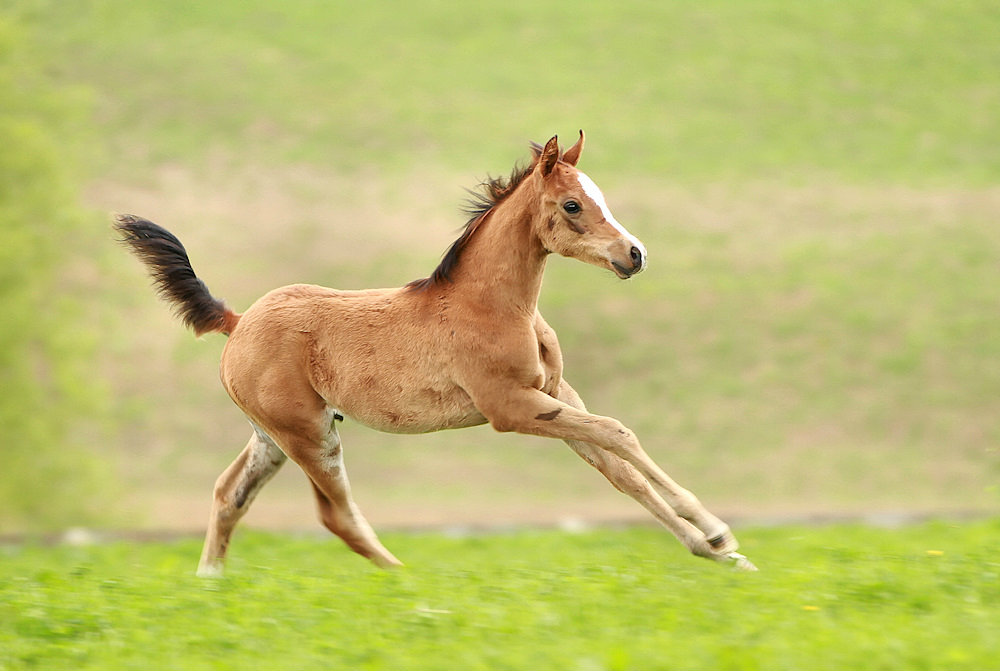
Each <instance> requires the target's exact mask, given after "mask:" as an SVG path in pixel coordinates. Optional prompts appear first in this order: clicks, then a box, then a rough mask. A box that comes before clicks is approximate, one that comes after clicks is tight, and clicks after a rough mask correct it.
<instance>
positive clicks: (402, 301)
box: [116, 131, 754, 576]
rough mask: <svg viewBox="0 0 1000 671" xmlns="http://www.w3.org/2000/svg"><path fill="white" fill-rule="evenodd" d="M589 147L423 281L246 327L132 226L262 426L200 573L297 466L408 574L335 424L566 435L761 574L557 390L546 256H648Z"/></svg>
mask: <svg viewBox="0 0 1000 671" xmlns="http://www.w3.org/2000/svg"><path fill="white" fill-rule="evenodd" d="M583 143H584V136H583V132H582V131H581V132H580V139H579V140H578V141H577V142H576V144H574V145H573V146H572V147H570V148H569V149H568V150H566V152H565V153H562V152H561V151H560V149H559V145H558V141H557V138H555V137H553V138H552V139H551V140H549V141H548V143H547V144H546V145H545V146H544V147H539V146H537V145H536V146H534V147H533V153H534V160H533V161H532V162H531V164H530V165H529V166H528V167H526V168H524V169H521V170H515V171H514V173H513V174H512V175H511V177H510V179H508V180H503V179H494V180H491V181H489V182H487V183H486V184H485V185H484V193H483V195H482V196H480V198H479V200H478V202H477V203H476V204H475V209H474V211H473V212H471V214H473V216H472V218H471V219H470V220H469V222H468V224H467V225H466V228H465V231H464V233H463V234H462V235H461V237H459V239H458V240H456V241H455V243H454V244H453V245H452V246H451V248H450V249H449V250H448V251H447V253H446V254H445V256H444V259H443V261H442V262H441V264H440V265H439V266H438V268H437V269H436V270H435V271H434V273H433V274H432V275H431V276H430V277H428V278H427V279H423V280H418V281H415V282H411V283H410V284H409V285H407V286H404V287H401V288H396V289H372V290H366V291H336V290H334V289H327V288H324V287H319V286H314V285H307V284H295V285H291V286H287V287H282V288H279V289H275V290H274V291H271V292H270V293H268V294H266V295H265V296H264V297H262V298H261V299H259V300H258V301H257V302H256V303H254V304H253V305H252V306H251V307H250V308H249V309H248V310H247V311H246V312H244V313H243V314H237V313H235V312H233V311H232V310H230V309H229V308H227V307H226V306H225V304H223V303H222V302H221V301H219V300H218V299H216V298H214V297H212V295H211V294H210V293H209V292H208V290H207V288H206V287H205V285H204V284H203V283H202V282H201V280H199V279H198V278H197V276H196V275H195V273H194V270H193V269H192V267H191V264H190V262H189V260H188V257H187V254H186V252H185V251H184V247H183V246H182V245H181V243H180V241H179V240H177V238H175V237H174V236H173V235H171V234H170V233H169V232H167V231H166V230H164V229H163V228H161V227H159V226H157V225H156V224H153V223H152V222H149V221H146V220H144V219H141V218H139V217H134V216H131V215H121V216H119V217H117V222H116V228H117V230H118V231H119V232H120V233H121V234H122V235H123V241H124V242H125V243H127V245H128V246H130V248H131V249H132V251H133V252H134V253H135V254H136V255H137V256H138V257H139V258H140V259H141V260H142V261H143V262H144V263H145V264H146V265H147V266H148V269H149V271H150V273H151V275H152V277H153V279H154V283H155V285H156V287H157V289H158V291H159V293H160V294H161V295H162V296H163V297H165V298H166V299H167V300H168V301H170V302H172V303H173V304H174V306H175V308H176V310H177V312H178V314H179V315H180V316H181V317H182V319H183V320H184V322H185V323H186V324H187V325H188V326H190V327H192V328H193V329H194V332H195V333H196V334H198V335H200V334H203V333H211V332H219V333H223V334H226V335H228V336H229V340H228V342H227V343H226V346H225V350H224V351H223V353H222V363H221V377H222V382H223V384H224V385H225V387H226V390H227V391H228V392H229V395H230V396H231V397H232V399H233V401H235V403H236V404H237V405H238V406H239V407H240V409H241V410H243V412H244V413H246V415H247V417H248V418H249V420H250V424H251V425H252V426H253V433H252V434H251V436H250V441H249V442H248V443H247V446H246V447H245V448H244V449H243V451H242V452H241V453H240V455H239V456H238V457H237V458H236V460H235V461H234V462H233V463H232V464H231V465H230V466H229V468H227V469H226V471H225V472H224V473H223V474H222V475H221V476H220V477H219V479H218V481H217V482H216V484H215V492H214V501H213V505H212V512H211V518H210V520H209V525H208V533H207V536H206V538H205V546H204V551H203V553H202V556H201V563H200V565H199V568H198V573H199V575H205V576H212V575H218V574H221V572H222V570H223V564H224V560H225V556H226V549H227V546H228V544H229V538H230V535H231V534H232V532H233V529H234V527H235V526H236V523H237V522H238V520H239V519H240V518H241V517H242V516H243V515H244V513H246V511H247V508H248V507H249V506H250V503H251V502H252V501H253V499H254V497H255V496H256V494H257V492H258V491H260V489H261V487H263V486H264V484H265V483H266V482H267V481H268V480H269V479H270V478H271V477H272V476H273V475H274V474H275V473H276V472H277V470H278V469H279V468H280V467H281V465H282V464H284V463H285V461H286V459H287V458H288V457H291V458H292V460H294V461H295V462H296V463H297V464H298V465H299V466H301V467H302V469H303V470H304V471H305V472H306V474H307V475H308V476H309V479H310V482H311V484H312V487H313V490H314V493H315V496H316V501H317V504H318V508H319V516H320V519H321V520H322V522H323V524H324V525H325V526H326V527H327V528H328V529H329V530H330V531H332V532H333V533H335V534H337V535H338V536H339V537H340V538H341V539H343V540H344V542H345V543H347V545H348V546H350V547H351V549H353V550H354V551H355V552H357V553H359V554H361V555H363V556H364V557H367V558H368V559H370V560H371V561H373V562H374V563H375V564H377V565H378V566H382V567H388V566H395V565H398V564H400V562H399V560H398V559H396V557H394V556H393V555H392V554H391V553H390V552H389V551H388V550H387V549H386V548H385V547H384V546H383V545H382V543H381V542H379V540H378V538H377V537H376V535H375V532H374V531H373V530H372V528H371V526H370V525H369V524H368V522H367V521H366V520H365V518H364V516H363V515H362V514H361V511H360V510H359V509H358V507H357V505H356V504H355V503H354V500H353V498H352V497H351V490H350V485H349V483H348V479H347V473H346V471H345V470H344V461H343V457H342V453H341V443H340V435H339V433H338V431H337V422H338V421H341V420H343V418H344V417H350V418H352V419H354V420H356V421H358V422H361V423H362V424H365V425H367V426H370V427H373V428H375V429H379V430H381V431H389V432H394V433H423V432H427V431H437V430H440V429H454V428H460V427H467V426H475V425H478V424H483V423H485V422H489V423H490V424H491V425H492V426H493V428H495V429H496V430H497V431H516V432H519V433H525V434H533V435H538V436H547V437H551V438H560V439H562V440H564V441H566V443H568V444H569V446H570V447H571V448H572V449H573V450H574V451H575V452H576V453H577V454H579V455H580V456H581V457H582V458H583V459H584V460H585V461H586V462H587V463H589V464H590V465H592V466H593V467H595V468H596V469H598V470H599V471H600V472H601V473H603V474H604V476H605V477H606V478H607V479H608V480H609V481H610V482H611V484H612V485H614V486H615V487H616V488H617V489H619V490H620V491H622V492H624V493H626V494H628V495H629V496H631V497H632V498H634V499H635V500H636V501H638V502H639V503H640V504H641V505H642V506H644V507H645V508H646V509H647V510H648V511H649V512H650V513H652V515H653V516H654V517H655V518H656V519H657V520H659V521H660V522H661V523H662V524H663V525H664V526H665V527H667V528H668V529H669V530H670V531H671V532H673V533H674V535H675V536H677V538H678V539H679V540H680V541H681V543H683V544H684V546H685V547H687V548H688V549H689V550H690V551H691V552H692V553H693V554H695V555H697V556H700V557H707V558H709V559H714V560H717V561H720V562H727V563H730V564H733V565H734V566H736V567H738V568H743V569H748V570H752V569H753V568H754V567H753V564H751V563H750V562H749V561H748V560H747V559H746V558H745V557H743V556H742V555H741V554H739V553H737V552H736V549H737V542H736V539H735V538H734V536H733V534H732V533H731V532H730V530H729V527H728V526H727V525H726V524H724V523H723V522H722V521H721V520H719V519H718V518H717V517H715V516H714V515H712V514H711V513H709V512H708V511H707V510H706V509H705V508H704V506H702V504H701V503H700V502H699V501H698V499H697V498H695V496H694V495H693V494H691V492H689V491H687V490H686V489H683V488H682V487H680V486H679V485H678V484H677V483H675V482H674V481H673V480H672V479H671V478H670V477H669V476H668V475H667V474H666V473H665V472H664V471H663V470H662V469H660V467H659V466H657V465H656V463H654V462H653V460H652V459H651V458H650V457H649V456H648V455H647V454H646V452H645V451H644V450H643V449H642V447H641V445H640V444H639V441H638V440H637V439H636V437H635V434H633V433H632V431H630V430H629V429H628V428H626V427H625V426H624V425H622V423H621V422H619V421H617V420H615V419H612V418H610V417H602V416H600V415H594V414H591V413H589V412H587V410H586V409H585V407H584V404H583V402H582V401H581V400H580V397H579V395H577V393H576V391H574V389H573V388H572V387H571V386H570V385H569V384H568V383H567V382H566V380H564V379H563V376H562V367H563V361H562V355H561V352H560V349H559V342H558V340H557V339H556V334H555V333H554V332H553V330H552V329H551V328H550V327H549V325H548V324H546V323H545V320H544V319H543V318H542V315H541V314H540V313H539V311H538V307H537V305H538V294H539V291H540V289H541V284H542V274H543V272H544V270H545V261H546V257H547V256H548V255H549V254H550V253H553V252H555V253H557V254H561V255H563V256H567V257H572V258H575V259H579V260H581V261H585V262H587V263H590V264H592V265H595V266H598V267H601V268H606V269H608V270H610V271H612V272H613V273H615V274H616V275H617V276H618V277H620V278H627V277H631V276H632V275H635V274H636V273H638V272H639V271H641V270H642V269H643V268H644V267H645V264H646V250H645V248H644V247H643V245H642V243H641V242H639V240H638V239H636V238H635V237H634V236H633V235H631V234H630V233H629V232H628V231H626V230H625V229H624V228H623V227H622V226H621V224H619V223H618V222H617V221H616V220H615V218H614V217H613V216H612V214H611V212H610V210H609V209H608V206H607V204H606V203H605V201H604V197H603V195H602V194H601V191H600V189H598V187H597V185H595V184H594V182H593V181H592V180H591V179H590V178H589V177H587V175H585V174H584V173H582V172H580V171H579V170H577V169H576V164H577V161H579V159H580V154H581V152H582V150H583Z"/></svg>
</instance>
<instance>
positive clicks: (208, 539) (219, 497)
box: [198, 428, 287, 577]
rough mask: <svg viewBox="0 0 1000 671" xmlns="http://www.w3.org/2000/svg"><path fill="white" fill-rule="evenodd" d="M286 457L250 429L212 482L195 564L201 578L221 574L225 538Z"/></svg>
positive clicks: (269, 441)
mask: <svg viewBox="0 0 1000 671" xmlns="http://www.w3.org/2000/svg"><path fill="white" fill-rule="evenodd" d="M286 459H287V457H286V456H285V454H284V453H283V452H282V451H281V450H280V449H278V446H277V445H275V444H274V441H272V440H271V439H270V438H269V437H268V436H266V435H264V434H263V432H261V431H260V430H259V429H257V428H254V433H253V435H252V436H251V437H250V441H249V442H248V443H247V446H246V447H245V448H243V451H242V452H240V455H239V456H238V457H236V460H235V461H233V463H232V464H230V465H229V468H227V469H226V470H225V472H223V474H222V475H220V476H219V479H218V480H216V482H215V492H214V496H213V500H212V513H211V516H210V518H209V521H208V533H207V534H206V536H205V547H204V549H203V550H202V553H201V562H200V563H199V564H198V575H199V576H202V577H210V576H217V575H221V574H222V569H223V565H224V563H225V558H226V550H227V549H228V547H229V537H230V536H231V535H232V533H233V529H234V528H235V527H236V523H237V522H239V520H240V518H241V517H243V515H244V514H246V512H247V510H248V509H249V508H250V503H251V502H253V500H254V497H256V496H257V492H259V491H260V489H261V487H263V486H264V485H265V484H266V483H267V481H268V480H270V479H271V478H272V477H274V474H275V473H277V472H278V469H279V468H281V465H282V464H284V463H285V461H286Z"/></svg>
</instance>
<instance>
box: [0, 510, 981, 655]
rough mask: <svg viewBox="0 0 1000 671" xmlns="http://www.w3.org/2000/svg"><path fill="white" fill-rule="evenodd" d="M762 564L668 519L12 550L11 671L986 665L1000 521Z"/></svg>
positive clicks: (762, 549)
mask: <svg viewBox="0 0 1000 671" xmlns="http://www.w3.org/2000/svg"><path fill="white" fill-rule="evenodd" d="M740 535H741V537H742V539H743V543H744V548H745V550H746V552H747V553H748V554H749V555H751V556H752V557H753V558H754V560H756V561H757V562H758V564H759V565H760V567H761V569H762V570H761V572H760V573H756V574H745V573H736V572H733V571H731V570H728V569H725V568H723V567H720V566H716V565H714V564H710V563H708V562H705V561H702V560H697V559H694V558H692V557H689V556H687V555H686V554H685V553H684V552H683V551H682V550H681V549H680V548H679V547H678V546H677V545H676V544H675V543H674V542H673V540H672V539H671V538H669V537H668V536H667V535H665V533H663V532H660V531H658V530H656V529H631V530H623V531H611V530H601V531H592V532H587V533H582V534H571V535H570V534H565V533H560V532H554V531H522V532H518V533H513V534H501V535H488V536H473V537H466V538H448V537H445V536H441V535H436V534H419V535H400V534H392V535H387V537H386V538H385V540H386V542H387V544H388V545H389V546H390V547H392V548H393V549H394V550H395V551H396V553H397V554H398V555H400V556H401V557H403V558H404V560H406V561H407V562H408V564H409V566H408V567H407V568H405V569H402V570H399V571H393V572H379V571H377V570H376V569H373V568H371V567H370V566H369V565H368V564H367V563H365V562H364V561H363V560H361V559H360V558H358V557H356V556H355V555H352V554H351V553H350V552H349V551H347V550H346V549H344V548H343V546H342V545H340V544H339V542H337V541H333V540H331V541H327V540H320V539H319V538H317V537H289V536H284V535H277V534H262V533H245V534H241V535H240V536H238V537H237V538H236V540H235V543H234V545H233V548H232V553H233V557H232V560H231V563H230V568H229V573H228V575H227V577H226V578H224V579H221V580H218V581H202V580H198V579H196V578H195V577H193V575H192V569H193V564H194V562H195V560H196V557H197V554H198V550H199V547H198V542H197V541H195V540H190V541H179V542H173V543H148V544H135V543H125V542H117V543H112V544H109V545H100V546H92V547H83V548H71V547H13V548H10V547H9V548H5V549H4V550H3V555H4V557H3V572H2V575H0V603H2V604H3V605H2V606H0V651H2V652H0V668H3V669H11V670H14V669H31V668H74V669H97V668H103V669H140V668H143V669H144V668H149V665H150V664H153V665H154V666H158V667H164V668H185V669H203V668H215V669H239V668H300V669H311V668H318V667H324V668H330V667H333V668H359V669H383V668H384V669H440V668H468V669H525V668H560V669H703V668H714V669H805V668H809V669H843V668H864V669H907V670H908V671H909V670H912V669H941V668H948V669H996V668H1000V663H998V661H997V659H996V654H995V653H996V649H997V646H998V645H1000V633H998V632H997V629H996V622H997V619H998V617H1000V561H998V559H997V556H996V548H997V547H1000V523H998V522H997V521H996V520H993V521H983V522H975V523H962V524H947V523H942V522H935V523H923V524H919V525H915V526H907V527H902V528H895V529H877V528H870V527H864V526H848V525H836V526H829V527H822V528H799V527H775V528H768V529H744V530H742V532H741V534H740Z"/></svg>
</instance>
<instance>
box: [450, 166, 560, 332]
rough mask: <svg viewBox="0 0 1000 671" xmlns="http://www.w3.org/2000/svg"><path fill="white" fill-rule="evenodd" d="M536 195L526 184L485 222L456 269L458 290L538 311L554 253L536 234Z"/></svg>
mask: <svg viewBox="0 0 1000 671" xmlns="http://www.w3.org/2000/svg"><path fill="white" fill-rule="evenodd" d="M533 195H534V189H533V188H532V187H531V185H530V184H523V185H522V186H521V188H518V189H517V190H516V191H515V192H514V193H512V194H511V195H510V196H509V197H508V198H507V199H505V200H504V201H503V202H501V203H500V204H498V205H497V206H496V207H495V208H494V209H493V210H491V211H490V212H489V213H488V214H487V215H486V218H485V219H484V220H483V221H481V222H479V229H478V230H476V232H475V234H474V235H473V236H472V238H471V239H470V240H469V243H468V246H467V247H466V249H465V251H464V252H463V254H462V259H461V261H460V263H459V266H458V268H457V269H456V272H455V274H454V290H455V292H456V293H457V294H459V295H462V296H465V297H467V298H468V299H469V300H472V301H475V302H476V303H477V304H479V305H480V306H482V307H484V308H488V309H490V310H493V311H496V312H498V313H507V312H511V311H513V312H517V313H526V314H528V315H534V313H535V309H536V307H537V305H538V294H539V292H540V291H541V288H542V275H543V273H544V272H545V259H546V257H547V256H548V252H547V251H546V250H545V248H544V247H543V246H542V243H541V242H540V241H539V239H538V237H537V236H536V235H535V233H534V230H535V223H536V222H535V221H534V219H535V217H537V216H538V212H537V206H536V205H535V202H534V200H533Z"/></svg>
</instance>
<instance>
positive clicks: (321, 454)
mask: <svg viewBox="0 0 1000 671" xmlns="http://www.w3.org/2000/svg"><path fill="white" fill-rule="evenodd" d="M278 440H280V441H281V444H282V446H283V447H284V448H285V450H287V451H288V454H289V456H291V457H292V459H294V460H295V462H296V463H297V464H298V465H299V466H301V467H302V470H303V471H305V472H306V475H308V476H309V480H310V482H311V484H312V486H313V491H314V493H315V494H316V504H317V507H318V511H319V516H320V521H321V522H322V523H323V526H325V527H326V528H327V529H329V530H330V531H332V532H333V533H335V534H337V536H339V537H340V539H341V540H343V541H344V542H345V543H346V544H347V545H348V547H350V548H351V549H352V550H354V551H355V552H357V553H358V554H359V555H361V556H363V557H367V558H368V559H370V560H371V561H372V562H374V563H375V565H376V566H379V567H381V568H389V567H392V566H402V562H401V561H399V560H398V559H396V558H395V557H394V556H393V555H392V553H391V552H389V551H388V550H387V549H385V546H383V545H382V543H381V542H380V541H379V539H378V537H377V536H376V535H375V531H374V530H373V529H372V527H371V525H370V524H369V523H368V520H366V519H365V518H364V515H362V514H361V510H360V509H359V508H358V506H357V504H356V503H355V502H354V498H353V497H352V496H351V485H350V482H349V481H348V479H347V471H346V470H345V469H344V457H343V451H342V449H341V446H340V435H339V434H338V433H337V427H336V426H335V425H334V424H333V423H332V422H331V423H330V428H329V431H328V432H327V433H326V435H325V436H323V437H322V438H321V439H320V440H319V441H315V440H310V439H308V438H304V437H302V436H297V435H289V436H282V437H281V438H279V439H278Z"/></svg>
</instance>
